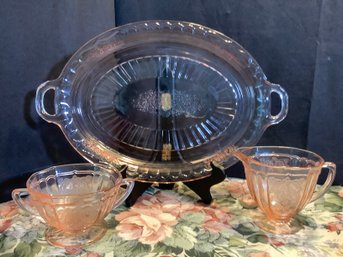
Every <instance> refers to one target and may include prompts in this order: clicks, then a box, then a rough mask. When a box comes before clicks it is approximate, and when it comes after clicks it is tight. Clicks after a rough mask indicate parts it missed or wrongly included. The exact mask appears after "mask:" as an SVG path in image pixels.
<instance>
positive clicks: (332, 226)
mask: <svg viewBox="0 0 343 257" xmlns="http://www.w3.org/2000/svg"><path fill="white" fill-rule="evenodd" d="M326 228H327V229H328V230H329V231H330V232H336V231H343V223H339V222H330V223H329V224H327V225H326Z"/></svg>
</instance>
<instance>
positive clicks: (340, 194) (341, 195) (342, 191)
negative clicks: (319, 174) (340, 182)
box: [338, 188, 343, 198]
mask: <svg viewBox="0 0 343 257" xmlns="http://www.w3.org/2000/svg"><path fill="white" fill-rule="evenodd" d="M338 195H339V196H340V197H342V198H343V188H342V189H341V190H339V192H338Z"/></svg>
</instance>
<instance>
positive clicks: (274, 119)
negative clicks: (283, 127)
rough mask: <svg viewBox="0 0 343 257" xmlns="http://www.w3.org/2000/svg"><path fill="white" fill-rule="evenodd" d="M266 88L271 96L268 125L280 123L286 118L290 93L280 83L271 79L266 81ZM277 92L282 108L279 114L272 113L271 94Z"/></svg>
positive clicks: (268, 95) (269, 96)
mask: <svg viewBox="0 0 343 257" xmlns="http://www.w3.org/2000/svg"><path fill="white" fill-rule="evenodd" d="M264 84H265V86H266V88H267V89H268V92H267V97H268V98H269V112H268V114H267V117H266V118H267V126H271V125H274V124H278V123H279V122H281V121H282V120H283V119H284V118H286V116H287V113H288V94H287V92H286V91H285V90H284V89H283V88H282V87H281V86H280V85H278V84H273V83H271V82H269V81H265V82H264ZM272 93H276V94H277V95H278V96H279V97H280V101H281V108H280V111H279V113H278V114H276V115H272V114H271V106H272V105H271V94H272Z"/></svg>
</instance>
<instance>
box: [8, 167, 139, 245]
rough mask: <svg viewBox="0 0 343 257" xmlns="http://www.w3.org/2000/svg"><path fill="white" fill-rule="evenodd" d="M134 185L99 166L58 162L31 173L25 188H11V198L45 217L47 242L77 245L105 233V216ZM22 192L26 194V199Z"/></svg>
mask: <svg viewBox="0 0 343 257" xmlns="http://www.w3.org/2000/svg"><path fill="white" fill-rule="evenodd" d="M133 184H134V182H132V181H129V180H126V179H122V176H121V174H120V172H118V171H116V170H113V169H112V168H111V169H108V168H106V167H105V166H102V165H92V164H73V165H61V166H55V167H51V168H48V169H45V170H42V171H39V172H36V173H34V174H32V175H31V177H30V178H29V179H28V180H27V182H26V188H22V189H15V190H13V192H12V198H13V200H14V201H15V202H16V204H17V205H18V206H19V207H20V208H21V209H23V210H24V211H26V212H29V213H31V214H32V215H34V216H38V217H40V218H41V219H43V220H44V222H45V223H46V224H47V225H48V228H47V230H46V232H45V237H46V240H47V241H48V242H49V243H51V244H52V245H55V246H58V247H80V246H83V245H87V244H91V243H93V242H95V241H97V240H99V239H100V238H101V237H102V236H103V235H104V234H105V232H106V224H105V222H104V218H105V217H106V216H107V214H108V213H109V212H110V211H111V210H112V209H113V208H115V207H117V206H118V205H120V204H121V203H122V202H123V201H124V200H125V199H126V198H127V197H128V195H129V194H130V192H131V190H132V188H133ZM122 186H126V188H125V189H124V188H123V187H122ZM24 195H29V198H28V199H29V200H28V201H25V200H24V197H23V196H24Z"/></svg>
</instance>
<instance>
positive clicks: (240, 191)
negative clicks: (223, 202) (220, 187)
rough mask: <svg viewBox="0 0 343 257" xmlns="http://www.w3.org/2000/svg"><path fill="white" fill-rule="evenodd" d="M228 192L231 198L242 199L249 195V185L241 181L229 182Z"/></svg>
mask: <svg viewBox="0 0 343 257" xmlns="http://www.w3.org/2000/svg"><path fill="white" fill-rule="evenodd" d="M227 190H228V191H229V193H230V194H231V196H232V197H233V198H235V199H237V198H240V197H242V196H244V195H246V194H249V189H248V185H247V184H246V183H245V182H241V181H229V183H228V185H227Z"/></svg>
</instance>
